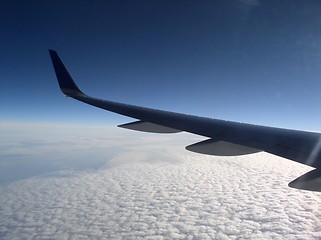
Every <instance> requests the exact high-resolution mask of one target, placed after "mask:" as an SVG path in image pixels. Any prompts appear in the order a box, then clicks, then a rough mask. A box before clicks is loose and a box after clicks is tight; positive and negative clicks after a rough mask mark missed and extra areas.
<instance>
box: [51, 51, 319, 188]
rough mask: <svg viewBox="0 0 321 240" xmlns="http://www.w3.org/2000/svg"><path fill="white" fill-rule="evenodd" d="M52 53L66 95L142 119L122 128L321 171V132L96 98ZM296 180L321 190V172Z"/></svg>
mask: <svg viewBox="0 0 321 240" xmlns="http://www.w3.org/2000/svg"><path fill="white" fill-rule="evenodd" d="M49 53H50V56H51V60H52V63H53V66H54V69H55V73H56V76H57V79H58V82H59V86H60V88H61V90H62V92H63V93H64V94H65V95H66V96H69V97H72V98H74V99H76V100H79V101H81V102H84V103H87V104H90V105H93V106H96V107H99V108H102V109H105V110H108V111H111V112H115V113H118V114H121V115H125V116H128V117H132V118H134V119H137V120H139V121H135V122H133V123H128V124H124V125H120V127H123V128H127V129H132V130H139V131H146V132H155V133H175V132H180V131H185V132H190V133H194V134H197V135H201V136H204V137H208V138H209V139H208V140H205V141H202V142H199V143H196V144H192V145H190V146H187V147H186V149H187V150H190V151H193V152H197V153H203V154H211V155H224V156H235V155H243V154H250V153H255V152H259V151H265V152H268V153H271V154H274V155H277V156H281V157H284V158H287V159H290V160H293V161H296V162H299V163H303V164H306V165H309V166H312V167H315V168H317V169H321V161H320V157H321V153H320V147H321V134H320V133H314V132H305V131H297V130H289V129H281V128H272V127H265V126H258V125H252V124H245V123H238V122H231V121H224V120H218V119H211V118H204V117H197V116H192V115H186V114H182V113H175V112H169V111H162V110H157V109H151V108H145V107H140V106H135V105H130V104H124V103H119V102H113V101H108V100H102V99H97V98H93V97H90V96H88V95H86V94H85V93H83V92H82V91H81V90H80V89H79V88H78V86H77V85H76V83H75V82H74V80H73V79H72V77H71V75H70V74H69V73H68V71H67V69H66V67H65V66H64V64H63V62H62V61H61V59H60V58H59V56H58V54H57V52H55V51H53V50H49ZM295 181H296V182H295ZM295 181H293V182H292V183H291V186H292V187H296V188H302V189H308V190H312V189H310V188H311V187H310V186H313V187H312V188H313V190H315V191H321V182H319V181H321V174H320V171H319V170H318V171H314V172H313V174H312V175H310V176H308V177H303V176H302V177H301V178H298V179H296V180H295ZM316 186H317V187H316Z"/></svg>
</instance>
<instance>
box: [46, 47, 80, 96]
mask: <svg viewBox="0 0 321 240" xmlns="http://www.w3.org/2000/svg"><path fill="white" fill-rule="evenodd" d="M48 51H49V55H50V58H51V61H52V64H53V67H54V70H55V73H56V77H57V80H58V83H59V87H60V89H61V91H62V92H63V93H64V94H65V95H67V96H74V95H77V94H84V93H83V92H82V91H81V90H80V89H79V88H78V86H77V85H76V83H75V82H74V80H73V78H72V77H71V75H70V74H69V72H68V70H67V68H66V67H65V65H64V63H63V62H62V60H61V59H60V57H59V55H58V53H57V51H55V50H53V49H48Z"/></svg>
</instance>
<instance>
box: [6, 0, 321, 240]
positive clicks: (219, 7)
mask: <svg viewBox="0 0 321 240" xmlns="http://www.w3.org/2000/svg"><path fill="white" fill-rule="evenodd" d="M319 29H321V3H320V1H317V0H315V1H313V0H307V1H290V0H289V1H287V0H285V1H277V0H275V1H274V0H272V1H270V0H266V1H264V0H234V1H232V0H230V1H223V0H216V1H214V0H213V1H91V2H88V1H15V0H13V1H1V3H0V30H1V38H0V53H1V58H0V78H1V79H0V93H1V95H0V98H1V102H0V136H1V137H0V238H1V239H44V238H45V239H46V238H50V239H88V238H89V239H95V238H102V239H136V238H138V239H139V238H147V239H174V238H176V239H285V238H286V239H320V238H321V222H320V219H321V194H320V193H317V192H309V191H304V190H297V189H292V188H289V187H288V186H287V184H288V183H289V182H290V181H291V180H293V179H294V178H296V177H298V176H299V175H301V174H303V173H305V172H307V171H309V170H311V169H312V168H310V167H307V166H304V165H301V164H298V163H294V162H292V161H289V160H287V159H284V158H281V157H276V156H273V155H270V154H267V153H258V154H252V155H247V156H240V157H215V156H207V155H200V154H196V153H191V152H188V151H186V150H185V149H184V148H185V146H187V145H190V144H193V143H196V142H198V141H201V140H204V138H202V137H199V136H195V135H192V134H187V133H179V134H171V135H168V134H167V135H166V134H165V135H159V134H148V133H139V132H134V131H129V130H124V129H119V128H117V127H116V125H117V124H122V123H126V122H130V121H132V119H129V118H127V117H122V116H118V115H115V114H112V113H109V112H106V111H103V110H101V109H97V108H93V107H90V106H88V105H84V104H81V103H79V102H77V101H74V100H73V99H71V98H66V97H64V96H63V94H62V93H61V91H60V89H59V87H58V84H57V80H56V76H55V73H54V70H53V67H52V64H51V61H50V58H49V54H48V49H49V48H50V49H54V50H56V51H57V52H58V53H59V55H60V56H61V58H62V59H63V61H64V63H65V64H66V66H67V67H68V69H69V70H70V72H71V74H72V75H73V77H74V79H75V80H76V81H77V83H79V87H80V88H81V89H82V90H83V91H84V92H86V93H88V94H90V95H92V96H96V97H99V98H104V99H110V100H114V101H119V102H125V103H131V104H136V105H142V106H147V107H152V108H158V109H164V110H170V111H176V112H183V113H188V114H194V115H200V116H207V117H212V118H218V119H225V120H232V121H241V122H248V123H254V124H261V125H268V126H277V127H283V128H292V129H293V128H294V129H304V130H309V131H321V108H320V102H321V97H320V96H321V95H320V92H321V91H320V90H321V32H320V30H319Z"/></svg>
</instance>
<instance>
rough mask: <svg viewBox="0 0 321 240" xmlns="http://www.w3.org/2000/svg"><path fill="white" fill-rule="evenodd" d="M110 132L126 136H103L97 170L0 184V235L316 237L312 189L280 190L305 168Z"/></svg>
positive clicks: (316, 198) (317, 199) (316, 197)
mask: <svg viewBox="0 0 321 240" xmlns="http://www.w3.org/2000/svg"><path fill="white" fill-rule="evenodd" d="M114 133H115V132H114ZM117 133H120V134H125V136H126V135H127V134H128V135H127V137H128V138H130V139H128V140H124V139H125V137H124V135H122V137H123V138H121V139H118V140H117V141H108V139H107V140H106V146H107V147H108V144H111V145H112V146H113V147H114V148H116V150H115V151H114V153H113V156H111V159H106V164H105V165H104V166H102V167H101V168H99V169H98V170H89V169H88V170H82V171H74V170H69V171H66V170H64V171H60V172H56V173H51V174H45V175H42V176H35V177H32V178H28V179H25V180H20V181H15V182H12V183H10V184H6V185H2V186H1V187H0V238H1V239H12V238H17V239H21V238H36V239H37V238H38V239H43V238H56V239H68V238H77V239H88V238H91V239H93V238H106V239H119V238H126V239H133V238H140V237H141V238H147V239H148V238H150V239H172V238H184V239H185V238H186V239H192V238H198V239H213V238H214V239H236V238H244V239H272V238H273V239H284V238H287V239H320V238H321V223H320V219H321V194H320V193H314V192H308V191H300V190H296V189H291V188H289V187H288V186H287V184H288V182H289V181H291V180H292V179H293V178H295V177H297V176H298V175H300V174H302V173H304V172H306V171H307V170H309V167H305V166H302V165H299V164H295V163H292V162H290V161H287V160H284V159H281V158H278V157H274V156H271V155H269V154H265V153H260V154H255V155H249V156H242V157H212V156H204V155H199V154H194V153H190V152H187V151H185V150H184V149H183V146H185V145H187V144H189V143H191V142H189V141H190V140H191V138H188V137H187V139H184V137H186V135H172V136H171V137H169V136H162V135H149V134H144V135H140V134H137V135H136V133H130V132H127V133H125V132H123V131H122V130H121V131H119V132H117ZM89 135H90V134H87V136H89ZM98 135H99V134H98ZM102 135H106V134H105V133H102V132H100V136H102ZM84 136H85V135H84ZM115 136H116V135H115ZM133 136H138V138H137V139H136V138H135V137H133ZM142 136H144V138H141V137H142ZM175 136H176V137H175ZM94 137H95V138H96V137H97V135H95V136H94ZM144 139H145V140H144ZM87 140H92V141H94V139H87ZM120 140H121V141H120ZM94 142H96V143H97V142H100V144H101V145H104V143H103V142H104V140H103V141H99V140H96V141H94ZM71 143H72V141H71V142H70V144H71ZM107 143H108V144H107ZM186 143H187V144H186ZM73 144H75V146H72V147H74V148H76V149H77V146H76V145H77V142H76V141H75V142H73ZM82 144H83V142H82V141H81V143H80V145H81V146H83V145H82ZM124 145H125V147H124ZM57 146H58V147H60V145H59V144H58V145H57ZM52 147H53V148H54V146H52ZM81 148H82V147H79V150H81ZM86 149H87V148H86ZM67 150H68V148H63V150H62V151H60V152H59V154H58V156H57V157H59V156H60V157H61V158H63V157H64V154H65V152H66V151H67ZM31 152H32V151H31ZM68 156H70V155H68ZM71 156H72V155H71ZM77 156H78V155H77ZM86 157H88V156H86ZM88 161H91V159H88Z"/></svg>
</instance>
